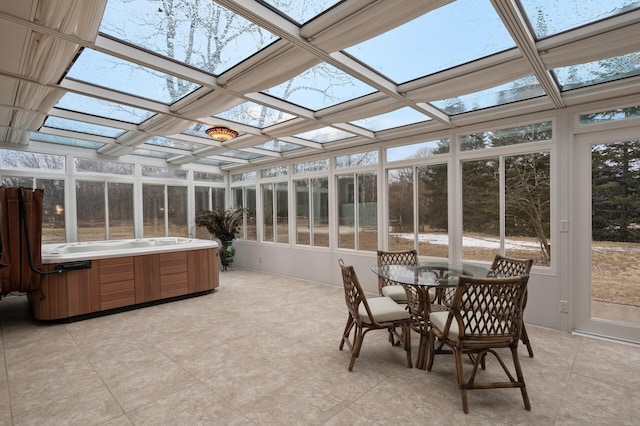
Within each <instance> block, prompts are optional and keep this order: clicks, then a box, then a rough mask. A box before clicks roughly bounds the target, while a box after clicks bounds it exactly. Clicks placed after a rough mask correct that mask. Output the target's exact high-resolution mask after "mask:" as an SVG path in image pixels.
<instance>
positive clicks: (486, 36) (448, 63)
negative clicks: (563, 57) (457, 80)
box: [346, 0, 515, 83]
mask: <svg viewBox="0 0 640 426" xmlns="http://www.w3.org/2000/svg"><path fill="white" fill-rule="evenodd" d="M514 46H515V43H514V41H513V39H512V38H511V36H510V35H509V32H508V31H507V29H506V28H505V26H504V25H503V24H502V22H501V21H500V18H499V17H498V15H497V14H496V12H495V10H494V9H493V7H492V6H491V3H490V2H489V1H483V0H480V1H479V0H458V1H455V2H452V3H449V4H447V5H445V6H442V7H441V8H439V9H436V10H435V11H433V12H431V13H427V14H426V15H422V16H421V17H419V18H417V19H414V20H413V21H411V22H408V23H406V24H404V25H402V26H400V27H397V28H395V29H392V30H390V31H387V32H386V33H384V34H381V35H379V36H378V37H374V38H372V39H370V40H367V41H365V42H363V43H360V44H358V45H356V46H353V47H351V48H348V49H346V51H347V53H349V54H351V55H353V56H354V57H356V58H358V59H360V60H361V61H362V62H364V63H365V64H367V65H369V66H370V67H371V68H373V69H375V70H376V71H378V72H380V73H381V74H383V75H386V76H388V77H390V78H391V79H393V80H394V81H395V82H397V83H403V82H405V81H408V80H413V79H415V78H418V77H422V76H425V75H429V74H432V73H434V72H437V71H442V70H444V69H447V68H451V67H453V66H456V65H460V64H463V63H465V62H469V61H472V60H474V59H479V58H482V57H484V56H488V55H491V54H493V53H497V52H500V51H502V50H506V49H509V48H512V47H514Z"/></svg>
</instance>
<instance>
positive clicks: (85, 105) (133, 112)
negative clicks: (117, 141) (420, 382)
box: [56, 92, 155, 124]
mask: <svg viewBox="0 0 640 426" xmlns="http://www.w3.org/2000/svg"><path fill="white" fill-rule="evenodd" d="M56 108H63V109H67V110H70V111H77V112H82V113H84V114H91V115H96V116H98V117H105V118H111V119H113V120H119V121H124V122H126V123H133V124H140V123H142V122H143V121H145V120H146V119H148V118H149V117H151V116H153V115H155V113H154V112H151V111H147V110H144V109H140V108H135V107H131V106H128V105H122V104H118V103H116V102H110V101H105V100H102V99H98V98H92V97H91V96H84V95H78V94H75V93H71V92H67V93H66V94H65V95H64V96H63V97H62V98H60V100H59V101H58V103H57V104H56Z"/></svg>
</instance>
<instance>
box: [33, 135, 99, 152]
mask: <svg viewBox="0 0 640 426" xmlns="http://www.w3.org/2000/svg"><path fill="white" fill-rule="evenodd" d="M29 139H31V140H32V141H39V142H48V143H54V144H57V145H67V146H77V147H79V148H88V149H100V148H102V147H103V146H105V145H106V144H104V143H100V142H93V141H87V140H84V139H78V138H69V137H66V136H58V135H50V134H48V133H40V132H31V133H30V134H29Z"/></svg>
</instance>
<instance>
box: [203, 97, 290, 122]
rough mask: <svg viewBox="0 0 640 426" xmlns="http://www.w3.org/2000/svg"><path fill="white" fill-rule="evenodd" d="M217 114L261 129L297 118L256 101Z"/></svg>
mask: <svg viewBox="0 0 640 426" xmlns="http://www.w3.org/2000/svg"><path fill="white" fill-rule="evenodd" d="M215 116H216V117H219V118H225V119H227V120H231V121H235V122H238V123H242V124H247V125H249V126H254V127H258V128H260V129H263V128H265V127H268V126H272V125H274V124H277V123H281V122H283V121H287V120H291V119H292V118H295V115H293V114H288V113H286V112H282V111H278V110H276V109H274V108H269V107H266V106H264V105H260V104H257V103H255V102H245V103H243V104H242V105H238V106H235V107H233V108H231V109H228V110H226V111H224V112H222V113H220V114H216V115H215Z"/></svg>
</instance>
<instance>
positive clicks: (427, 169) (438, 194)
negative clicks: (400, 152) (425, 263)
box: [415, 164, 449, 258]
mask: <svg viewBox="0 0 640 426" xmlns="http://www.w3.org/2000/svg"><path fill="white" fill-rule="evenodd" d="M415 176H416V180H417V185H418V254H419V255H424V256H433V257H444V258H447V257H449V208H448V190H447V188H448V185H447V181H448V179H447V165H446V164H432V165H427V166H421V167H418V168H417V169H416V172H415Z"/></svg>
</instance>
